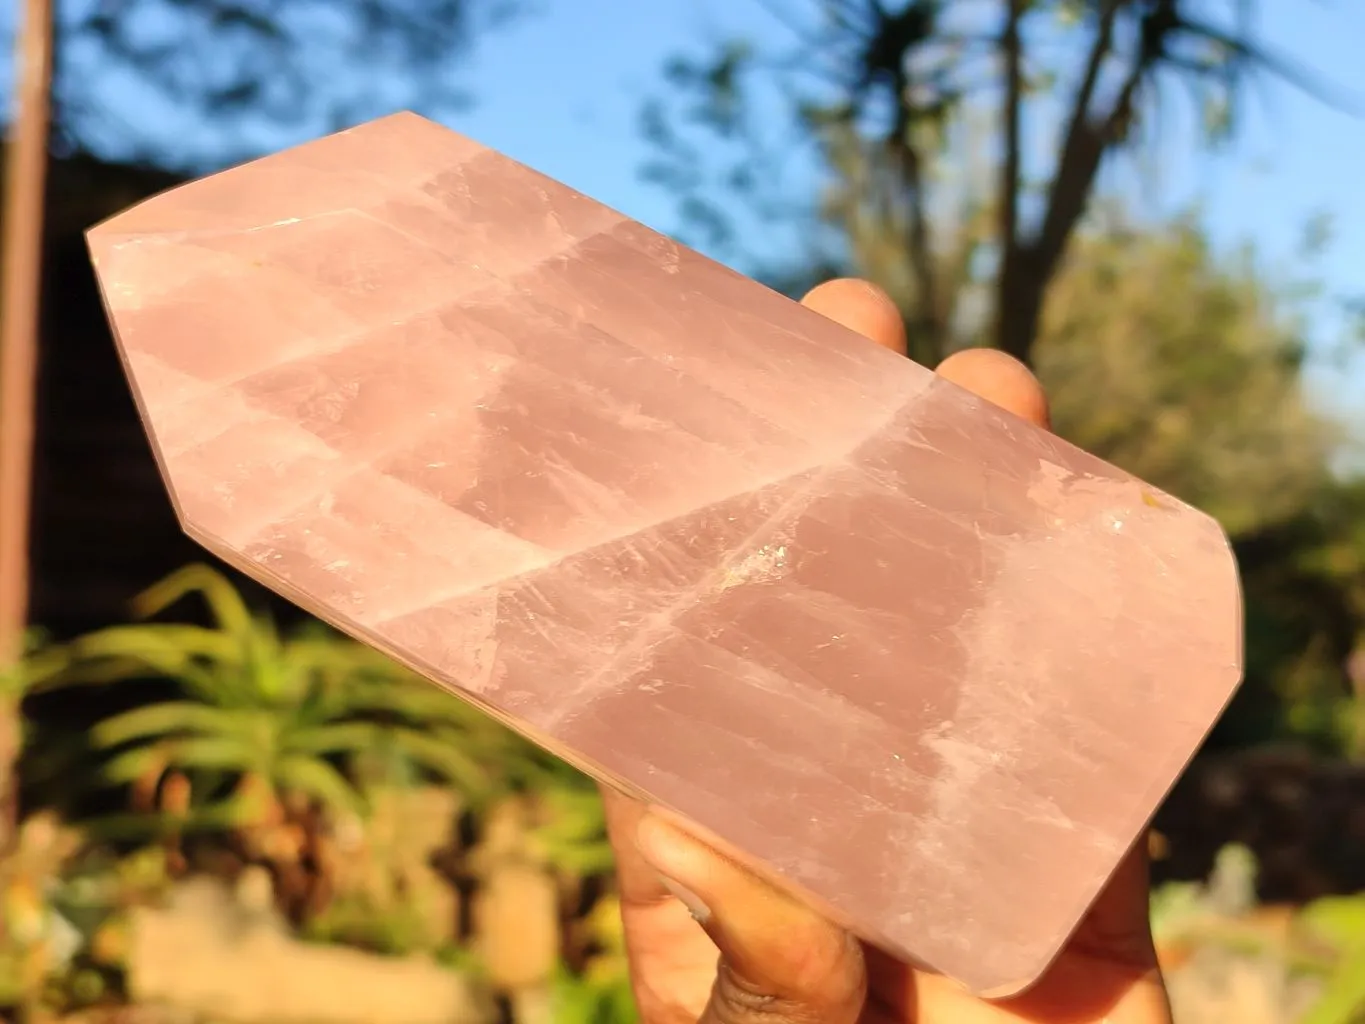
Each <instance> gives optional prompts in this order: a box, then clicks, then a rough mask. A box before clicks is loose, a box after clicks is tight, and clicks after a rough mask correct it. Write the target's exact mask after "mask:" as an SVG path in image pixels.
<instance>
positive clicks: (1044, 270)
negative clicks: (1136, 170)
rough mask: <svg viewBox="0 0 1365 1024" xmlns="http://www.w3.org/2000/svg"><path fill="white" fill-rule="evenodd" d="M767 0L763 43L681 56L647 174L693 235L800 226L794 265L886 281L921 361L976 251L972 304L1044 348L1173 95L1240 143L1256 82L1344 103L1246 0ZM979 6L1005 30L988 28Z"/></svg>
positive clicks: (728, 241)
mask: <svg viewBox="0 0 1365 1024" xmlns="http://www.w3.org/2000/svg"><path fill="white" fill-rule="evenodd" d="M764 6H765V7H766V8H767V10H768V11H769V13H770V14H772V16H773V29H774V30H773V32H772V33H771V35H770V36H769V37H768V38H766V39H765V40H764V45H762V46H759V45H752V44H749V43H748V42H747V41H744V40H727V41H723V42H721V43H720V44H719V45H716V46H713V47H712V48H711V49H710V50H707V51H702V52H699V53H692V54H689V55H687V56H685V57H678V58H675V59H674V60H672V61H670V63H669V66H668V68H667V73H666V74H667V82H668V87H669V88H668V94H667V100H666V101H665V100H661V99H653V100H650V101H648V102H647V103H646V105H645V108H644V117H643V127H644V129H645V133H646V136H647V138H648V139H649V141H651V142H652V143H653V144H654V149H655V158H654V159H653V160H651V161H650V163H649V164H648V165H647V166H646V168H645V173H646V176H647V177H648V178H650V179H651V180H653V181H654V182H656V183H658V184H660V185H663V186H665V187H667V188H668V189H670V190H671V191H672V192H673V193H674V194H675V195H676V196H677V197H678V200H679V212H680V214H681V215H682V216H681V224H680V228H679V230H680V233H681V234H682V235H683V236H684V237H685V238H689V239H691V240H695V241H699V242H701V243H703V244H709V245H712V246H715V247H717V248H727V247H728V248H731V249H732V251H733V249H734V248H735V245H734V243H735V242H736V241H737V239H739V240H740V241H741V244H740V245H739V246H738V249H739V252H740V254H741V255H751V254H752V247H746V246H744V245H743V244H742V239H740V235H741V232H742V231H743V230H744V229H746V228H760V229H761V228H763V227H764V222H765V221H771V220H772V219H773V218H774V217H778V218H784V219H786V220H788V221H789V224H788V226H792V225H793V224H794V225H797V226H798V232H799V233H800V235H801V242H802V243H803V244H804V245H805V246H807V249H806V251H805V252H801V251H800V249H801V246H798V247H797V250H796V258H797V260H798V262H799V263H804V264H806V265H808V266H809V265H815V266H825V265H828V264H831V263H835V264H842V265H843V266H844V267H845V268H846V269H848V270H851V271H852V272H854V273H859V274H861V275H863V276H871V277H874V278H875V279H877V280H878V281H879V282H880V283H884V284H886V285H888V286H889V290H890V291H891V293H892V294H893V295H894V296H896V297H897V299H898V300H900V302H901V304H902V308H903V309H904V310H905V312H906V318H907V322H908V326H909V329H910V342H911V351H912V354H913V355H914V356H915V357H916V358H921V359H924V360H925V361H926V362H934V361H935V357H937V356H941V355H942V354H944V353H945V352H946V351H948V350H949V349H950V348H951V347H952V342H953V339H954V335H955V334H956V332H957V331H958V329H959V328H960V326H961V324H960V322H959V320H960V317H962V316H968V315H972V314H971V311H970V309H969V307H968V306H964V305H962V304H961V300H962V299H963V298H964V294H963V292H962V288H963V285H964V282H965V281H966V279H967V278H968V277H970V276H972V275H971V274H966V273H964V269H965V268H967V267H969V266H970V265H971V264H972V262H973V260H974V258H975V257H977V256H980V257H982V258H983V259H985V260H987V261H988V262H989V264H990V268H991V269H990V271H989V277H990V281H989V282H982V281H977V282H973V283H974V284H975V285H976V286H977V287H976V288H975V292H976V294H974V295H973V296H971V299H972V302H971V303H970V306H972V307H975V309H976V312H975V314H974V315H976V316H977V317H982V314H983V313H984V317H982V318H983V319H984V320H985V321H987V322H989V323H991V325H992V326H991V331H992V343H993V344H995V345H997V346H998V347H1000V348H1003V349H1004V350H1006V351H1008V352H1011V353H1012V354H1015V355H1018V356H1019V357H1021V358H1024V359H1027V358H1028V357H1029V355H1030V352H1031V349H1032V345H1033V341H1034V339H1035V337H1036V334H1037V328H1038V317H1039V315H1040V313H1041V309H1042V305H1043V298H1044V296H1045V293H1046V292H1047V290H1048V288H1049V287H1050V285H1051V284H1052V282H1053V279H1054V278H1055V276H1056V275H1057V273H1058V272H1059V271H1060V269H1061V267H1062V264H1063V256H1064V255H1065V253H1066V250H1067V247H1068V243H1069V242H1070V240H1071V239H1072V238H1073V236H1074V235H1075V233H1076V232H1077V231H1078V230H1079V229H1080V228H1081V227H1082V226H1083V224H1084V217H1085V215H1086V213H1087V211H1088V209H1089V207H1090V204H1091V201H1092V199H1093V198H1094V195H1095V192H1096V189H1097V184H1098V181H1099V171H1100V168H1101V166H1102V165H1103V164H1104V162H1105V161H1106V160H1107V159H1108V158H1110V157H1112V156H1114V155H1116V154H1119V153H1121V152H1122V151H1124V150H1127V149H1132V148H1134V147H1135V146H1137V145H1138V144H1139V143H1142V142H1144V141H1145V140H1149V139H1155V138H1157V137H1158V136H1159V134H1160V132H1161V130H1162V128H1163V127H1164V126H1163V125H1162V124H1161V123H1160V120H1159V119H1160V117H1161V115H1162V112H1163V110H1164V109H1166V108H1169V106H1170V103H1171V101H1172V100H1176V101H1180V100H1184V99H1187V98H1188V99H1189V100H1190V101H1192V104H1193V106H1194V111H1195V115H1196V117H1195V119H1196V122H1198V123H1202V131H1200V132H1199V133H1197V134H1196V135H1195V136H1194V137H1192V138H1191V139H1190V140H1189V141H1190V143H1191V144H1192V145H1198V144H1201V143H1202V144H1207V145H1218V144H1221V143H1224V142H1226V141H1227V140H1228V139H1229V138H1231V137H1232V136H1233V135H1234V133H1235V132H1236V130H1237V128H1238V125H1239V119H1240V114H1241V109H1242V100H1243V98H1244V94H1245V92H1246V91H1247V89H1248V87H1249V86H1250V85H1251V84H1252V83H1253V82H1255V81H1256V80H1257V79H1258V78H1265V77H1269V78H1273V79H1278V80H1280V81H1282V82H1288V83H1291V84H1292V85H1294V86H1296V87H1298V88H1301V89H1306V90H1308V91H1310V92H1311V93H1312V94H1314V95H1316V96H1317V97H1319V98H1320V99H1324V100H1326V101H1328V102H1332V103H1336V104H1338V105H1343V104H1344V102H1345V101H1343V100H1342V99H1341V98H1340V97H1338V96H1335V95H1332V94H1331V92H1330V90H1328V89H1327V88H1325V87H1324V86H1323V85H1322V84H1321V83H1319V82H1317V81H1316V80H1315V78H1314V76H1313V75H1312V74H1311V73H1310V72H1309V71H1307V70H1306V69H1305V68H1304V67H1302V66H1301V65H1300V64H1299V63H1298V62H1296V61H1294V60H1292V59H1290V58H1288V57H1286V56H1284V55H1282V54H1279V53H1277V52H1275V50H1274V48H1273V47H1272V46H1270V45H1269V44H1268V43H1267V41H1266V40H1264V39H1262V38H1260V37H1259V36H1258V35H1257V32H1256V25H1255V19H1254V17H1252V14H1253V12H1254V5H1252V4H1250V3H1239V4H1234V5H1209V4H1203V3H1199V2H1198V0H1170V2H1163V3H1145V2H1134V0H1121V2H1116V3H1099V2H1095V0H1044V2H1033V3H1024V4H1006V3H1004V2H997V3H994V4H989V5H986V9H985V11H983V10H982V9H980V8H978V7H977V6H975V5H962V4H949V3H945V2H943V0H910V2H907V3H902V4H886V3H883V2H881V0H838V2H831V0H768V2H767V3H766V4H765V5H764ZM983 17H984V18H985V21H986V22H991V23H993V24H998V25H1000V26H1001V28H1000V30H999V31H998V32H997V31H995V30H992V31H991V32H990V33H988V34H983V33H982V31H981V25H982V24H983V21H982V18H983ZM1024 125H1029V126H1030V131H1029V132H1028V133H1025V131H1024V130H1023V126H1024ZM986 126H989V127H986ZM1034 126H1044V127H1043V130H1044V131H1049V130H1053V131H1055V132H1056V135H1057V140H1058V141H1057V144H1056V146H1055V148H1054V150H1053V152H1051V153H1048V154H1046V155H1045V156H1043V157H1040V156H1039V154H1038V152H1037V150H1036V147H1034V148H1033V149H1030V147H1028V146H1027V145H1026V141H1027V138H1029V137H1032V135H1033V134H1035V133H1036V130H1037V128H1036V127H1034ZM991 136H998V137H991ZM701 139H705V140H706V141H707V142H708V143H709V146H706V147H703V146H702V145H701V143H700V140H701ZM1163 141H1164V140H1163ZM716 154H719V156H716ZM808 162H809V163H811V164H813V165H814V171H815V174H816V176H817V179H818V180H820V181H821V182H822V184H824V185H825V186H826V188H825V190H824V192H823V193H822V194H820V195H815V194H813V193H812V191H811V189H810V186H809V185H808V184H807V183H806V182H805V181H803V182H802V184H801V185H800V186H798V188H797V189H791V188H789V187H787V186H788V185H789V182H790V180H791V178H790V176H789V173H786V172H787V171H788V168H790V167H791V166H792V165H793V164H806V163H808ZM784 178H785V179H786V180H784ZM812 200H813V201H812ZM736 209H738V210H739V211H740V212H739V213H738V214H737V213H736V212H735V211H736ZM747 214H757V215H758V216H757V219H756V221H754V222H748V221H747V219H746V216H745V215H747ZM964 229H965V230H964ZM787 251H790V248H788V250H787ZM777 269H778V271H779V272H780V273H783V274H785V273H786V272H791V271H793V270H795V271H796V272H797V273H798V274H799V273H800V272H801V271H802V270H803V269H805V268H804V267H802V266H796V267H793V266H790V265H788V266H784V267H781V268H777ZM983 307H984V308H983Z"/></svg>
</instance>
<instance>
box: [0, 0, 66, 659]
mask: <svg viewBox="0 0 1365 1024" xmlns="http://www.w3.org/2000/svg"><path fill="white" fill-rule="evenodd" d="M52 34H53V33H52V0H26V2H25V5H24V20H23V25H22V27H21V29H20V31H19V35H18V38H17V46H16V52H15V62H14V63H15V70H16V88H15V90H14V94H15V110H14V117H13V120H12V121H11V134H10V139H9V152H8V154H7V162H8V167H7V171H6V175H5V205H4V221H3V228H4V243H3V250H0V255H2V256H3V262H4V275H3V280H0V671H3V670H4V669H6V668H8V667H10V666H11V665H12V664H13V662H14V661H16V660H17V659H18V658H19V657H20V656H21V655H22V653H23V641H24V632H25V630H26V628H27V626H28V590H29V571H28V546H29V515H30V504H31V500H32V490H33V482H32V470H33V429H34V428H33V415H34V413H33V409H34V397H35V396H34V392H35V389H36V385H37V365H38V315H39V303H40V291H41V288H42V265H43V208H44V193H45V188H46V178H47V157H48V122H49V119H50V117H51V113H50V109H49V108H50V104H51V92H50V90H51V75H52Z"/></svg>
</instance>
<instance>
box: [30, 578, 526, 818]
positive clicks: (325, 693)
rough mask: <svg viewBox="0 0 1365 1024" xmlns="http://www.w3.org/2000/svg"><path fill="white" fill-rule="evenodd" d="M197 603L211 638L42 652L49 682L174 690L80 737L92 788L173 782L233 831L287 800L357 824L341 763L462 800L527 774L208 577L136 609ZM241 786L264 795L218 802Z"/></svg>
mask: <svg viewBox="0 0 1365 1024" xmlns="http://www.w3.org/2000/svg"><path fill="white" fill-rule="evenodd" d="M196 595H197V596H199V597H201V598H202V599H203V600H204V602H205V604H206V605H207V606H208V609H209V611H210V615H211V617H212V620H213V622H214V626H213V627H211V628H209V627H199V626H191V625H184V624H178V623H162V622H150V623H144V624H141V625H131V626H117V627H112V628H109V629H104V630H100V631H98V632H95V633H92V634H90V635H88V636H85V637H82V638H80V639H78V640H76V641H74V642H73V643H71V644H69V645H67V646H66V647H65V648H62V649H61V650H60V651H59V652H55V653H53V654H52V655H51V657H52V658H53V659H55V660H53V661H52V662H51V664H52V665H53V666H55V667H54V669H53V671H52V672H51V673H50V674H51V676H52V678H51V684H52V685H67V686H77V685H79V686H93V685H101V686H107V685H118V684H124V685H126V684H128V683H131V682H135V681H144V680H149V679H160V680H164V681H168V682H170V683H172V684H174V685H175V687H176V688H177V689H178V690H179V695H178V696H176V697H173V698H171V699H168V700H162V701H158V702H156V703H152V704H146V705H143V706H140V707H136V708H133V709H132V710H128V711H123V712H120V713H117V714H114V715H112V716H110V717H109V718H106V719H105V720H103V721H102V722H100V723H98V724H97V725H96V726H95V727H94V728H93V729H92V730H91V732H90V735H89V743H90V745H91V747H92V748H93V749H94V750H95V751H97V752H98V753H100V754H103V755H106V756H105V760H104V761H103V762H102V764H101V766H100V768H99V770H98V771H97V773H96V774H97V777H98V778H99V779H100V781H101V782H102V783H104V784H106V785H115V786H118V785H128V784H133V783H137V784H138V785H140V786H143V787H146V786H147V785H149V784H150V785H152V786H155V783H156V781H157V780H158V779H159V778H160V777H161V776H162V775H164V774H165V773H166V772H169V771H172V770H174V771H179V772H182V773H185V774H187V775H189V776H191V777H192V778H195V779H197V780H198V783H197V784H195V785H194V786H193V787H192V790H193V792H194V793H195V794H196V796H199V795H201V794H202V796H203V799H207V800H209V801H210V803H211V804H213V806H215V807H218V808H219V812H220V813H219V816H218V817H217V818H211V820H218V821H226V820H232V821H234V822H237V823H238V824H241V823H243V822H246V823H249V822H250V819H251V818H252V816H253V815H261V814H268V813H272V812H271V808H272V807H276V806H279V805H280V804H281V803H282V802H283V801H284V800H285V799H286V797H287V796H288V795H289V794H291V793H293V794H297V795H300V796H302V797H305V798H306V799H308V800H310V801H313V802H316V803H317V804H319V805H321V806H322V807H324V808H327V809H328V810H330V811H332V812H335V813H346V814H356V813H361V812H362V811H363V809H364V806H365V800H364V798H363V795H362V792H361V790H360V788H359V786H360V783H359V782H358V775H357V773H356V772H355V771H354V770H353V768H352V766H353V765H354V764H355V763H356V762H357V761H359V760H363V759H365V758H366V757H368V756H370V755H374V754H379V753H383V752H387V753H388V754H389V755H391V756H396V757H397V758H398V759H399V760H400V761H401V762H403V763H405V764H407V765H409V766H410V767H411V768H412V769H413V770H415V771H416V772H417V773H419V774H425V775H427V776H430V777H434V778H436V779H439V780H440V781H441V782H443V783H446V784H449V785H452V786H454V787H455V788H456V789H458V790H460V791H461V792H462V793H463V794H465V796H466V799H468V800H470V801H473V802H477V801H480V800H482V799H483V798H484V797H486V796H487V795H488V794H489V793H490V792H491V791H492V790H494V789H495V788H497V787H498V786H500V785H504V784H506V785H514V784H515V780H516V779H517V778H519V777H521V775H522V774H524V773H521V772H518V771H517V770H516V769H515V767H511V768H510V770H509V762H515V761H516V760H517V758H518V757H524V756H525V754H526V751H527V750H528V749H529V748H528V747H527V746H526V745H524V744H522V743H521V741H519V740H517V739H515V737H512V736H511V734H510V733H508V732H507V731H506V730H505V729H503V728H502V727H501V726H499V725H497V724H496V723H494V722H492V721H491V720H490V719H488V718H487V717H486V716H484V715H482V714H480V713H479V712H477V711H475V710H474V709H472V708H470V707H469V706H468V705H466V704H464V703H463V702H461V701H459V700H456V699H455V698H454V697H452V696H450V695H448V694H445V693H442V692H440V691H439V690H437V689H436V688H435V687H433V686H431V685H429V684H427V683H426V682H425V681H423V680H421V679H419V678H417V677H416V676H414V675H413V674H412V673H410V672H408V671H406V670H405V669H403V668H401V667H399V666H398V665H396V664H394V663H393V662H392V661H390V660H388V659H387V658H384V657H383V656H382V655H379V654H377V653H376V652H374V651H373V650H371V649H370V648H367V647H364V646H363V645H360V644H356V643H353V642H351V641H348V640H344V639H342V638H339V637H337V636H336V635H334V634H331V633H330V632H325V631H321V630H318V629H307V630H304V631H301V632H300V633H299V634H298V635H296V636H293V637H289V638H282V637H281V636H280V635H279V633H278V632H277V630H276V629H275V627H274V624H273V623H272V622H271V621H270V620H269V619H267V618H265V617H263V616H254V615H252V614H251V613H250V611H249V610H248V609H247V607H246V605H245V604H244V602H243V601H242V600H241V597H240V596H239V595H238V594H237V592H236V591H235V590H234V589H233V587H232V586H231V584H229V583H228V581H227V580H226V579H225V578H223V577H222V576H221V575H219V574H218V573H216V572H214V571H213V570H211V569H209V568H207V567H206V566H189V567H187V568H185V569H182V570H180V571H179V572H176V573H174V574H173V575H172V576H170V577H168V578H167V579H165V580H163V581H162V582H160V583H158V584H156V585H155V586H154V587H152V588H150V589H149V590H148V591H146V592H145V593H144V594H143V595H141V596H140V597H139V598H138V600H137V602H136V607H137V611H138V612H139V613H140V614H142V615H144V616H151V615H156V614H158V613H160V612H163V611H165V610H166V609H168V608H170V607H171V606H172V605H174V604H176V603H177V602H179V601H181V600H184V599H185V598H188V597H191V596H196ZM493 764H497V765H499V766H500V767H501V768H502V769H503V770H502V772H501V773H500V774H501V775H503V776H505V777H506V782H505V783H504V781H503V780H502V779H500V778H498V775H499V773H498V772H495V771H493V770H492V769H491V768H490V766H491V765H493ZM245 779H254V780H259V782H260V783H261V784H263V785H264V786H265V787H266V788H267V789H268V790H269V791H270V792H271V793H273V796H271V797H270V798H269V799H265V800H264V801H263V800H261V799H252V800H246V799H244V798H243V799H235V801H233V802H231V806H230V807H229V806H228V805H221V806H220V804H219V803H216V801H219V799H220V797H221V793H222V791H223V786H224V785H225V784H226V785H227V786H228V788H229V789H230V790H231V789H234V788H236V787H237V783H238V782H240V781H241V780H245ZM125 825H126V823H125Z"/></svg>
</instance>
